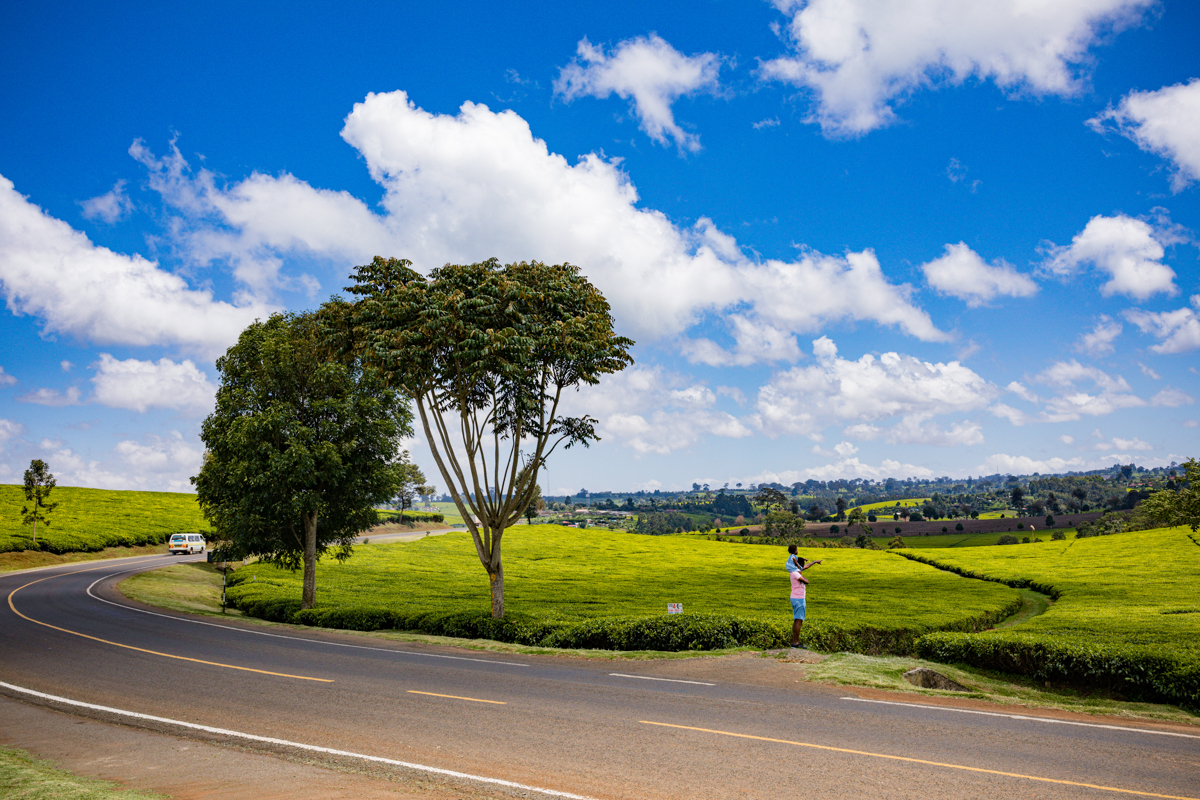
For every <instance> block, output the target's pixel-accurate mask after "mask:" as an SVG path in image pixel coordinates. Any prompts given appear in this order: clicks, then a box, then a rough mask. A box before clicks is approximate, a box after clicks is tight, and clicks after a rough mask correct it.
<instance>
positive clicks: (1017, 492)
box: [1010, 486, 1025, 509]
mask: <svg viewBox="0 0 1200 800" xmlns="http://www.w3.org/2000/svg"><path fill="white" fill-rule="evenodd" d="M1010 497H1012V507H1013V508H1017V509H1019V508H1021V505H1022V503H1024V502H1025V490H1024V489H1022V488H1021V487H1020V486H1014V487H1013V488H1012V492H1011V493H1010Z"/></svg>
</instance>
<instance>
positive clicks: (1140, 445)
mask: <svg viewBox="0 0 1200 800" xmlns="http://www.w3.org/2000/svg"><path fill="white" fill-rule="evenodd" d="M1111 446H1112V447H1113V449H1116V450H1122V451H1126V452H1128V451H1130V450H1153V449H1154V445H1152V444H1150V443H1149V442H1143V441H1142V440H1141V439H1139V438H1138V437H1136V436H1135V437H1133V438H1132V439H1122V438H1121V437H1119V436H1114V437H1113V440H1112V444H1111ZM1096 449H1097V450H1103V449H1105V448H1104V447H1101V446H1100V445H1096Z"/></svg>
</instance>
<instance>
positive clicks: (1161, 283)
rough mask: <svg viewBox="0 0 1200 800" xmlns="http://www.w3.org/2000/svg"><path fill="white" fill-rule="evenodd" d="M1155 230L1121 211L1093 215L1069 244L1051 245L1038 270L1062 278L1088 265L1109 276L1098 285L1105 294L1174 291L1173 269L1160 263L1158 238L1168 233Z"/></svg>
mask: <svg viewBox="0 0 1200 800" xmlns="http://www.w3.org/2000/svg"><path fill="white" fill-rule="evenodd" d="M1156 233H1157V232H1156V231H1155V229H1154V228H1153V227H1151V226H1150V225H1149V224H1148V223H1146V222H1144V221H1142V220H1140V219H1134V218H1132V217H1127V216H1125V215H1124V214H1118V215H1117V216H1115V217H1105V216H1100V215H1097V216H1095V217H1092V218H1091V219H1090V220H1088V224H1087V225H1086V226H1085V227H1084V229H1083V230H1082V231H1081V232H1080V233H1078V234H1076V235H1075V238H1074V239H1072V240H1071V244H1070V245H1066V246H1063V247H1054V248H1052V249H1051V251H1050V255H1049V258H1047V259H1046V260H1045V261H1044V262H1043V263H1042V269H1043V270H1045V271H1046V272H1048V273H1050V274H1052V275H1057V276H1061V277H1066V276H1070V275H1074V274H1076V273H1078V272H1079V271H1080V270H1081V268H1082V267H1083V265H1085V264H1091V265H1093V266H1094V267H1095V268H1096V269H1098V270H1100V271H1101V272H1106V273H1108V275H1109V276H1110V278H1109V281H1108V282H1107V283H1105V284H1104V285H1103V286H1101V287H1100V293H1101V294H1103V295H1104V296H1106V297H1108V296H1111V295H1114V294H1124V295H1128V296H1129V297H1134V298H1137V299H1138V300H1145V299H1146V298H1148V297H1150V296H1152V295H1155V294H1158V293H1160V292H1163V293H1166V294H1175V293H1176V292H1177V291H1178V289H1176V287H1175V271H1174V270H1173V269H1171V268H1170V267H1168V266H1167V265H1166V264H1164V263H1162V258H1163V254H1164V251H1163V243H1164V242H1162V241H1160V239H1167V238H1168V236H1167V234H1165V233H1164V234H1160V235H1156ZM1167 243H1169V241H1168V242H1167Z"/></svg>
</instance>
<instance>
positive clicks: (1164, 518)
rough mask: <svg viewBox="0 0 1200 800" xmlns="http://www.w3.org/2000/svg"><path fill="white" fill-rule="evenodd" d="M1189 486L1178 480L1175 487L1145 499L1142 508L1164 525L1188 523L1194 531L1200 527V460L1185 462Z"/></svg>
mask: <svg viewBox="0 0 1200 800" xmlns="http://www.w3.org/2000/svg"><path fill="white" fill-rule="evenodd" d="M1183 469H1184V471H1185V472H1186V473H1187V487H1186V488H1184V487H1182V486H1181V485H1180V484H1179V483H1178V482H1174V481H1173V482H1172V483H1174V484H1175V488H1174V489H1163V490H1162V491H1159V492H1155V493H1154V494H1152V495H1150V496H1149V497H1148V498H1146V499H1145V500H1144V501H1142V508H1143V509H1145V511H1146V513H1147V514H1149V515H1150V518H1151V519H1152V520H1154V521H1155V522H1158V523H1161V524H1163V525H1188V526H1190V527H1191V529H1192V532H1193V533H1194V532H1195V531H1196V530H1197V529H1200V461H1197V460H1196V459H1194V458H1189V459H1188V460H1187V461H1185V462H1183Z"/></svg>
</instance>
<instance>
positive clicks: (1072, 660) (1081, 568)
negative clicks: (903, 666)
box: [903, 528, 1200, 709]
mask: <svg viewBox="0 0 1200 800" xmlns="http://www.w3.org/2000/svg"><path fill="white" fill-rule="evenodd" d="M903 555H904V556H905V557H906V558H912V559H916V560H920V561H923V562H924V563H931V564H938V565H940V566H942V567H943V568H946V569H950V570H953V571H954V572H957V573H959V574H962V575H970V576H973V577H979V578H983V579H984V580H990V581H999V582H1002V583H1004V584H1006V585H1008V586H1013V587H1028V588H1032V589H1034V590H1036V591H1039V592H1042V593H1043V594H1048V595H1050V596H1051V597H1054V598H1055V600H1056V602H1055V604H1054V605H1053V606H1051V607H1050V609H1049V610H1048V611H1047V612H1046V613H1045V614H1042V615H1039V616H1035V617H1033V618H1031V619H1029V620H1028V621H1026V622H1023V623H1020V624H1018V625H1015V626H1013V627H1011V628H1005V629H1003V630H998V631H989V632H986V633H981V634H978V635H971V636H959V635H946V634H935V635H931V636H929V637H926V638H925V639H923V640H922V641H921V642H920V643H919V644H918V648H917V650H918V653H919V654H920V655H922V656H923V657H925V658H931V659H936V660H945V661H949V662H963V663H967V664H972V665H974V666H979V667H985V668H988V669H997V670H1002V671H1007V672H1018V673H1022V674H1028V675H1032V676H1034V677H1036V678H1038V679H1044V680H1062V681H1067V682H1072V683H1076V684H1079V683H1084V684H1092V685H1097V686H1103V687H1105V688H1110V689H1114V690H1116V691H1120V692H1122V693H1124V694H1126V695H1127V696H1129V697H1134V698H1142V699H1147V700H1166V701H1169V702H1173V703H1178V704H1181V705H1184V706H1187V707H1190V708H1193V709H1200V614H1195V613H1180V610H1183V611H1185V612H1189V611H1191V610H1193V609H1194V608H1195V605H1196V603H1195V587H1196V586H1197V585H1198V583H1200V548H1198V547H1197V543H1196V542H1195V541H1194V540H1193V539H1191V538H1190V537H1189V536H1188V535H1187V530H1186V529H1185V528H1171V529H1159V530H1151V531H1142V532H1136V533H1123V534H1117V535H1114V536H1107V537H1102V538H1089V539H1083V540H1069V541H1060V542H1057V543H1055V542H1050V543H1043V544H1042V545H1040V546H1039V547H1016V548H972V549H970V550H965V549H963V550H942V551H939V552H937V554H936V556H932V557H927V556H919V555H915V554H913V553H912V552H911V551H907V552H905V553H904V554H903Z"/></svg>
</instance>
